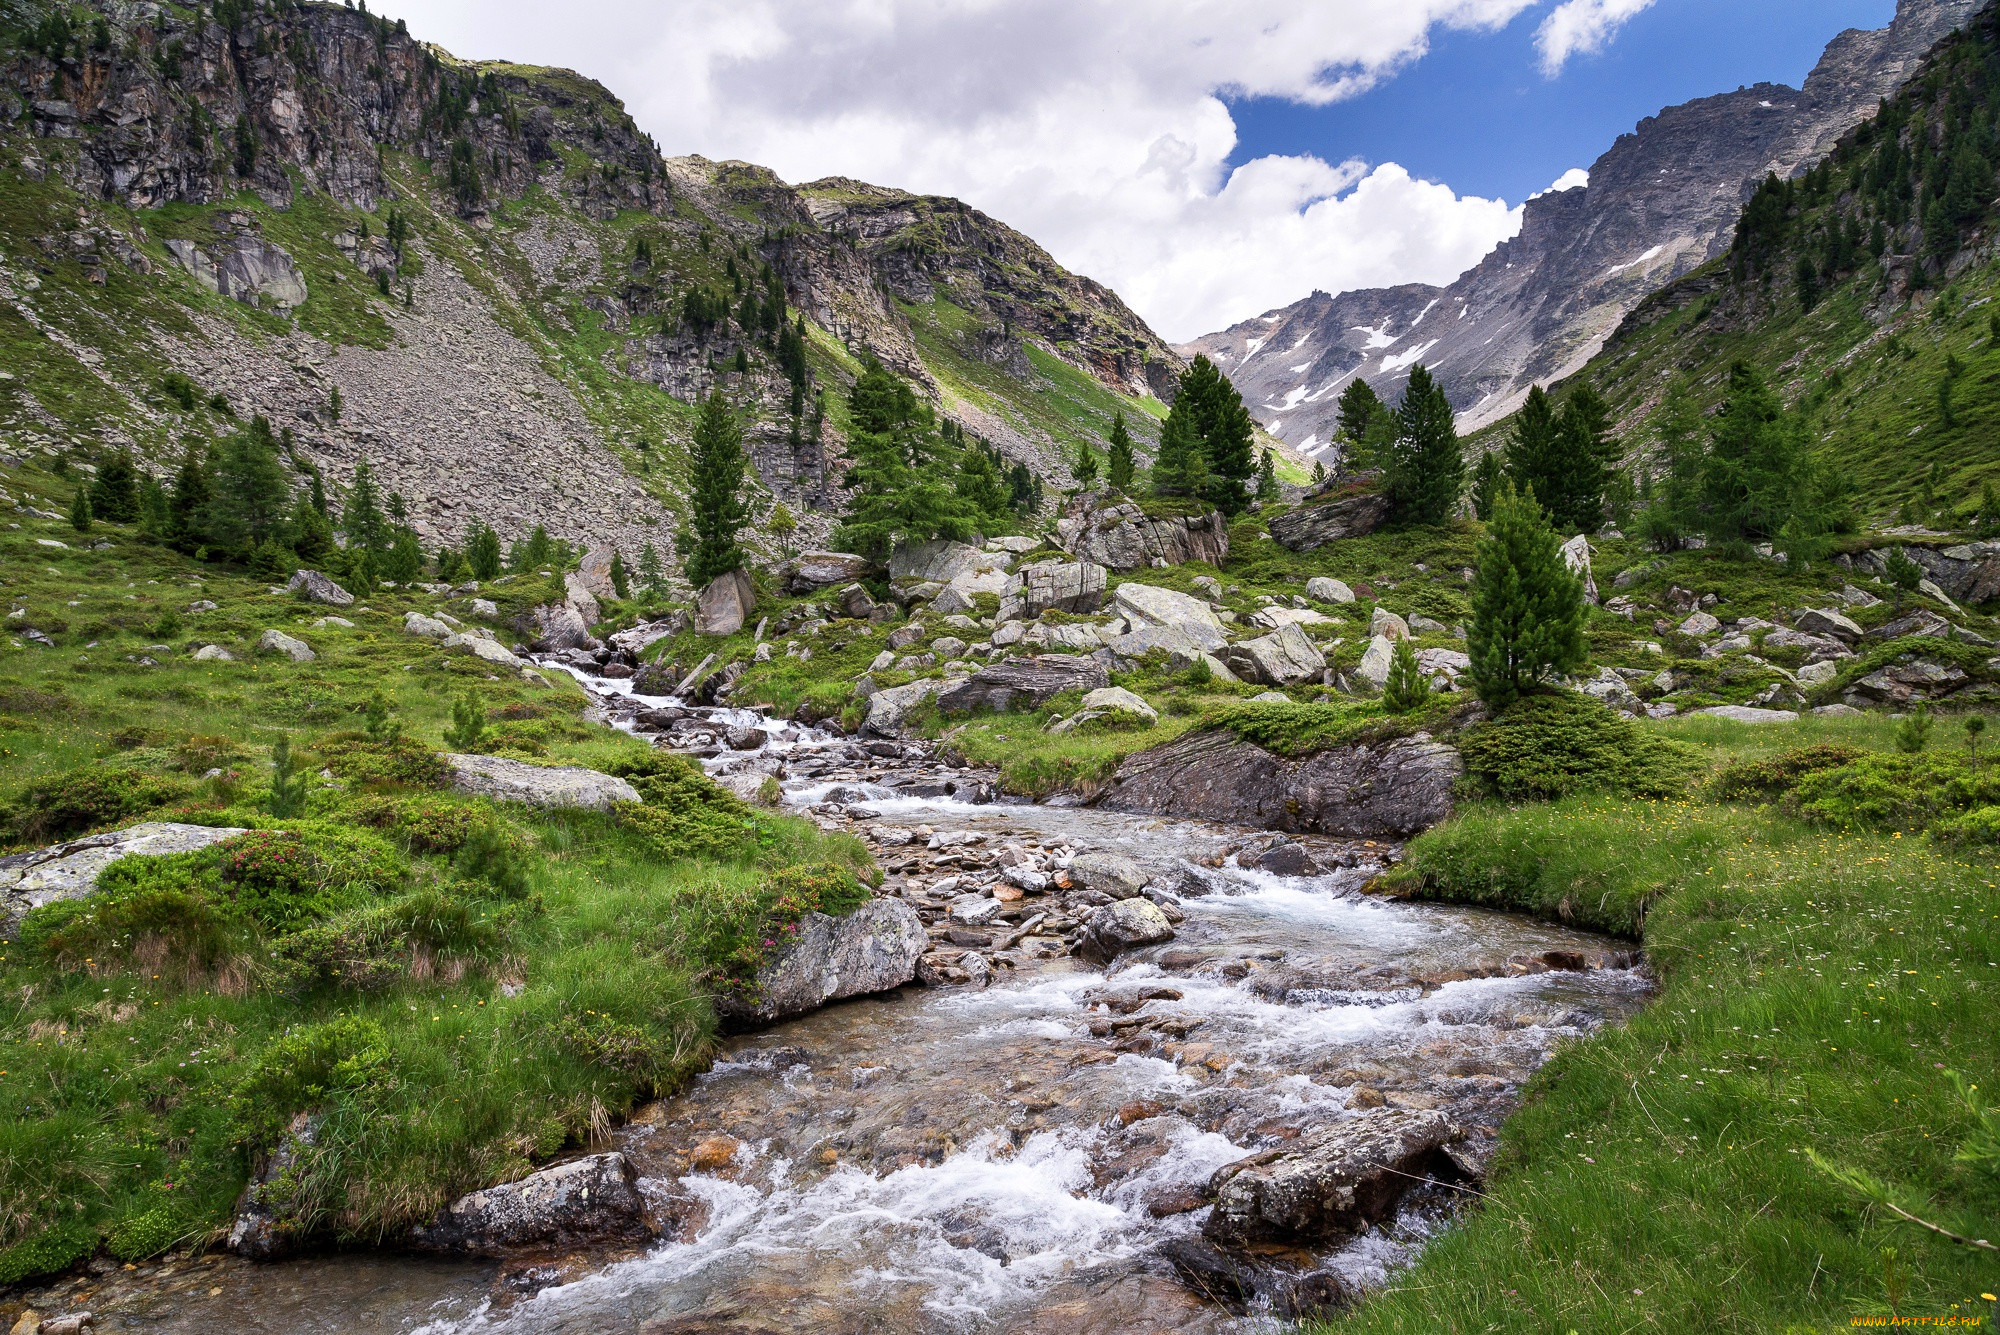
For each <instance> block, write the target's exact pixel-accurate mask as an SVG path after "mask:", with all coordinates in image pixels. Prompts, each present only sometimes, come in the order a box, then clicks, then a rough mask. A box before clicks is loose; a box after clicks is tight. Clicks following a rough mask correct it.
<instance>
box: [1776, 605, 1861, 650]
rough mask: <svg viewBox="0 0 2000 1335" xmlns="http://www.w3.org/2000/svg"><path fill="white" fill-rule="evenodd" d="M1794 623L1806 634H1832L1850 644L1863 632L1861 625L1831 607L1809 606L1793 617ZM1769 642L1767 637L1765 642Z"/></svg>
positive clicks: (1833, 636)
mask: <svg viewBox="0 0 2000 1335" xmlns="http://www.w3.org/2000/svg"><path fill="white" fill-rule="evenodd" d="M1792 625H1793V627H1794V628H1795V629H1796V630H1798V631H1800V632H1802V633H1804V634H1806V635H1816V636H1831V637H1832V638H1834V639H1836V640H1841V641H1844V642H1846V643H1848V644H1852V643H1854V642H1855V641H1856V640H1858V639H1860V638H1861V633H1862V632H1861V627H1860V626H1858V625H1856V624H1855V623H1854V622H1853V620H1851V619H1850V618H1849V617H1848V616H1847V615H1846V614H1844V613H1841V612H1836V611H1834V610H1833V609H1832V608H1830V607H1829V608H1820V607H1809V608H1807V609H1806V610H1805V611H1803V612H1801V613H1799V614H1798V615H1797V616H1796V617H1794V618H1792ZM1769 642H1770V641H1769V640H1768V639H1766V641H1765V643H1767V644H1768V643H1769Z"/></svg>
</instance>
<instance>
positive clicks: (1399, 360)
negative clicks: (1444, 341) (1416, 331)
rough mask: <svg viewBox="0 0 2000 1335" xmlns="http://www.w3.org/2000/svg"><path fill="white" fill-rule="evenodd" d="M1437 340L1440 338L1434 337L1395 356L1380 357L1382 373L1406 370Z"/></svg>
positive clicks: (1434, 344) (1432, 346)
mask: <svg viewBox="0 0 2000 1335" xmlns="http://www.w3.org/2000/svg"><path fill="white" fill-rule="evenodd" d="M1439 342H1440V340H1438V339H1435V338H1434V339H1432V340H1431V341H1430V342H1428V343H1420V344H1418V345H1417V346H1416V347H1414V348H1411V349H1410V350H1409V351H1407V352H1404V353H1400V354H1398V355H1397V356H1394V357H1384V358H1383V359H1382V368H1381V370H1382V374H1383V375H1395V374H1396V373H1397V372H1399V371H1407V370H1408V369H1409V368H1410V367H1412V366H1415V365H1416V364H1417V359H1418V358H1420V357H1422V356H1423V355H1424V354H1425V353H1427V352H1429V351H1430V350H1431V349H1432V348H1434V347H1436V346H1437V345H1438V343H1439Z"/></svg>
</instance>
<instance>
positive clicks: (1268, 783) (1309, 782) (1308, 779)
mask: <svg viewBox="0 0 2000 1335" xmlns="http://www.w3.org/2000/svg"><path fill="white" fill-rule="evenodd" d="M1464 772H1465V766H1464V763H1463V762H1462V761H1461V760H1460V759H1459V756H1458V752H1457V751H1455V750H1453V749H1452V748H1451V747H1449V746H1446V745H1443V744H1442V743H1439V742H1435V741H1432V740H1431V739H1430V737H1429V736H1427V735H1425V734H1423V733H1419V734H1417V735H1416V736H1415V737H1409V738H1404V739H1402V740H1399V741H1393V742H1389V743H1387V744H1376V745H1372V746H1369V745H1357V746H1341V747H1332V748H1329V749H1328V750H1325V751H1320V752H1317V753H1315V754H1312V755H1309V756H1303V757H1299V758H1295V759H1294V758H1285V757H1280V756H1276V755H1273V754H1272V753H1271V752H1269V751H1266V750H1264V749H1263V748H1262V747H1260V746H1257V745H1255V744H1254V743H1251V742H1246V741H1243V740H1241V739H1239V738H1238V737H1236V736H1235V734H1233V733H1230V732H1225V731H1223V730H1221V729H1202V730H1200V731H1196V732H1191V733H1188V734H1185V735H1183V736H1181V737H1178V738H1176V739H1175V740H1173V741H1171V742H1168V743H1166V744H1165V745H1162V746H1156V747H1153V748H1152V749H1151V750H1147V751H1141V752H1139V753H1138V754H1137V755H1134V756H1130V757H1128V758H1127V759H1126V760H1125V761H1124V763H1123V764H1121V765H1120V766H1119V767H1118V772H1117V774H1116V775H1114V776H1113V779H1112V784H1111V788H1110V791H1108V792H1107V793H1106V794H1105V795H1104V797H1103V798H1102V800H1101V801H1100V802H1099V804H1098V805H1100V806H1101V807H1103V808H1104V809H1106V810H1108V811H1123V812H1130V813H1134V814H1140V815H1153V816H1177V817H1183V818H1187V819H1193V820H1213V821H1219V822H1222V823H1224V824H1230V825H1249V826H1256V827H1259V828H1262V829H1267V830H1282V831H1284V832H1286V833H1287V834H1326V835H1334V836H1337V837H1342V838H1353V839H1377V838H1394V839H1401V838H1407V837H1408V836H1410V835H1413V834H1417V833H1419V832H1421V831H1423V830H1427V829H1429V828H1430V827H1431V826H1433V825H1435V824H1437V823H1438V822H1439V821H1441V820H1443V819H1444V818H1445V817H1447V816H1449V815H1450V814H1451V788H1452V784H1453V783H1454V782H1455V781H1456V780H1457V779H1458V777H1459V776H1460V775H1461V774H1463V773H1464Z"/></svg>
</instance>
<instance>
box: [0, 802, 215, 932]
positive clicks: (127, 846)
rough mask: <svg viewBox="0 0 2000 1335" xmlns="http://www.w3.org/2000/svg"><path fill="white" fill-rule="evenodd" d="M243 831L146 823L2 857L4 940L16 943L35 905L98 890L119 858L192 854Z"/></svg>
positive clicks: (0, 905)
mask: <svg viewBox="0 0 2000 1335" xmlns="http://www.w3.org/2000/svg"><path fill="white" fill-rule="evenodd" d="M243 833H246V832H245V831H244V830H241V829H236V828H233V827H231V826H226V825H179V824H175V823H174V822H171V821H147V822H145V823H144V824H140V825H128V826H126V827H125V828H124V829H122V830H112V831H110V832H108V833H106V834H93V835H90V836H88V837H87V838H83V839H71V840H69V841H68V842H67V843H61V844H51V845H49V846H48V847H47V848H38V849H35V850H34V851H32V852H28V853H14V854H11V855H10V856H8V857H4V858H0V939H5V940H10V941H11V940H12V939H13V937H14V933H15V931H16V930H17V929H18V928H19V927H20V923H21V919H22V918H23V917H24V916H26V914H27V913H28V911H29V910H30V909H38V908H40V907H41V906H42V905H44V904H53V903H55V902H56V901H57V900H59V899H81V898H83V897H84V896H85V895H87V894H89V893H90V892H91V891H93V890H95V889H96V888H97V878H98V875H99V874H100V873H102V872H103V870H104V869H105V868H106V867H108V866H110V865H111V864H112V863H114V862H116V861H118V860H119V859H120V858H129V857H165V856H166V855H167V854H169V853H191V852H193V851H194V850H195V849H197V848H207V847H208V846H209V845H210V844H217V843H221V842H222V841H223V840H224V839H233V838H234V837H236V836H237V835H239V834H243Z"/></svg>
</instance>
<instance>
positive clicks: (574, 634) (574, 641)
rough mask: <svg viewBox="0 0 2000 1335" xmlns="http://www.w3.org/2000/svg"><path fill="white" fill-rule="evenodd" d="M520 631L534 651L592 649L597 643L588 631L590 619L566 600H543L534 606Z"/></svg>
mask: <svg viewBox="0 0 2000 1335" xmlns="http://www.w3.org/2000/svg"><path fill="white" fill-rule="evenodd" d="M523 633H524V634H525V635H527V637H528V643H529V644H530V645H532V646H533V647H534V650H535V652H536V653H543V654H546V653H554V652H555V651H557V650H559V649H593V648H595V647H596V646H597V641H596V640H595V639H593V638H592V637H591V634H590V623H589V622H587V621H585V620H584V619H583V613H581V612H579V611H577V609H576V608H575V607H574V606H572V605H571V604H569V603H543V604H542V605H541V606H539V607H537V608H535V610H534V611H532V612H530V613H529V614H528V616H527V624H526V626H524V627H523Z"/></svg>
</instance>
